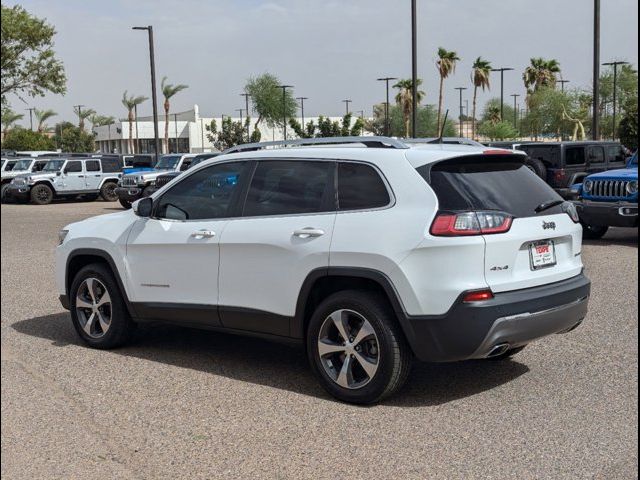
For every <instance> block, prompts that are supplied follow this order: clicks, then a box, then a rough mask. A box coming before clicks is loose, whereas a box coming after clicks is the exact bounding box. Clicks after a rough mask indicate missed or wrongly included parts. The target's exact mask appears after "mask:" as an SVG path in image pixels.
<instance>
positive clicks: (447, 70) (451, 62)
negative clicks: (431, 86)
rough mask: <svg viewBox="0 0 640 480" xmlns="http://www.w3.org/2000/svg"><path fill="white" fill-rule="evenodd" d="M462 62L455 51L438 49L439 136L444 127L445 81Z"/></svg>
mask: <svg viewBox="0 0 640 480" xmlns="http://www.w3.org/2000/svg"><path fill="white" fill-rule="evenodd" d="M459 60H460V57H458V54H457V53H456V52H454V51H451V52H449V51H447V50H445V49H444V48H442V47H440V48H438V61H437V62H436V65H437V67H438V73H439V74H440V96H439V98H438V135H440V131H441V129H442V126H441V125H440V121H441V118H442V104H443V102H444V79H445V78H447V77H448V76H449V75H451V74H452V73H454V72H455V71H456V64H457V62H458V61H459Z"/></svg>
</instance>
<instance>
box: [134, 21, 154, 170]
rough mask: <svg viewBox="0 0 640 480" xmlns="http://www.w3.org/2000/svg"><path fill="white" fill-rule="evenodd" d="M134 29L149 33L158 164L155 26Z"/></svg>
mask: <svg viewBox="0 0 640 480" xmlns="http://www.w3.org/2000/svg"><path fill="white" fill-rule="evenodd" d="M132 28H133V30H146V31H147V33H148V34H149V66H150V68H151V101H152V102H153V137H154V138H153V139H154V147H155V148H154V149H155V157H156V164H157V163H158V156H159V155H160V136H159V134H158V97H157V96H156V61H155V55H154V50H153V27H152V26H151V25H149V26H147V27H132Z"/></svg>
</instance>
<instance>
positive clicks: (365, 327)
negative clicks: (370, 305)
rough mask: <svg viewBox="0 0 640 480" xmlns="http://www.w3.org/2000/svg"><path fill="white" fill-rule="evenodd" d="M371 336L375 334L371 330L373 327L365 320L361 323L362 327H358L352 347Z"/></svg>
mask: <svg viewBox="0 0 640 480" xmlns="http://www.w3.org/2000/svg"><path fill="white" fill-rule="evenodd" d="M373 334H375V331H374V330H373V327H372V326H371V324H370V323H369V322H367V321H366V320H365V321H364V322H362V326H361V327H360V330H358V333H357V334H356V337H355V339H354V340H353V344H354V345H358V344H359V343H360V342H362V341H363V340H364V339H365V338H368V337H370V336H371V335H373Z"/></svg>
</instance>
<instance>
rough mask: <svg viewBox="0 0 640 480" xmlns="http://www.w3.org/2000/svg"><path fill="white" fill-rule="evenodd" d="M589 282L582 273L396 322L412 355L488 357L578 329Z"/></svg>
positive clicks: (423, 357) (432, 359) (430, 359)
mask: <svg viewBox="0 0 640 480" xmlns="http://www.w3.org/2000/svg"><path fill="white" fill-rule="evenodd" d="M590 292H591V281H590V280H589V279H588V278H587V277H586V276H585V275H583V274H580V275H578V276H577V277H574V278H571V279H569V280H564V281H562V282H558V283H554V284H550V285H544V286H541V287H535V288H529V289H525V290H517V291H514V292H505V293H498V294H496V295H495V298H493V299H492V300H489V301H486V302H478V303H463V302H462V301H461V300H459V301H457V302H456V304H455V305H454V306H453V307H452V308H451V309H450V310H449V312H448V313H446V314H445V315H441V316H425V317H422V316H421V317H414V316H404V318H402V319H401V322H402V324H403V327H404V331H405V334H406V336H407V340H408V342H409V344H410V345H411V347H412V349H413V352H414V354H415V355H416V357H417V358H418V359H419V360H421V361H425V362H452V361H459V360H468V359H476V358H486V357H488V356H489V355H490V354H491V352H492V351H493V350H494V348H495V347H496V346H498V345H503V344H507V345H508V346H509V348H514V347H518V346H521V345H526V344H527V343H530V342H532V341H533V340H537V339H539V338H542V337H545V336H547V335H552V334H556V333H565V332H568V331H570V330H572V329H573V328H575V327H577V326H578V325H579V324H580V323H581V322H582V320H583V319H584V318H585V316H586V314H587V305H588V301H589V295H590Z"/></svg>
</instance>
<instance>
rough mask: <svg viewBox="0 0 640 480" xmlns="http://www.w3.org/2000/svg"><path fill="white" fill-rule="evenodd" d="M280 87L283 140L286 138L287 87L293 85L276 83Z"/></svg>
mask: <svg viewBox="0 0 640 480" xmlns="http://www.w3.org/2000/svg"><path fill="white" fill-rule="evenodd" d="M278 88H281V89H282V131H283V136H284V140H286V139H287V88H293V85H278Z"/></svg>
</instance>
